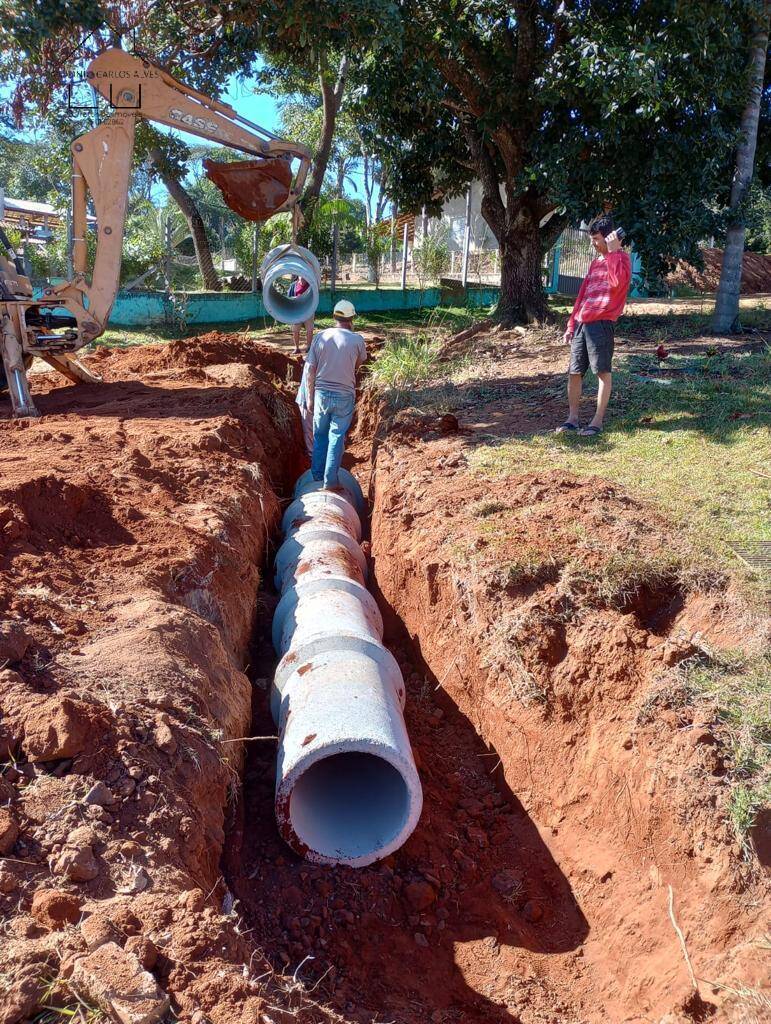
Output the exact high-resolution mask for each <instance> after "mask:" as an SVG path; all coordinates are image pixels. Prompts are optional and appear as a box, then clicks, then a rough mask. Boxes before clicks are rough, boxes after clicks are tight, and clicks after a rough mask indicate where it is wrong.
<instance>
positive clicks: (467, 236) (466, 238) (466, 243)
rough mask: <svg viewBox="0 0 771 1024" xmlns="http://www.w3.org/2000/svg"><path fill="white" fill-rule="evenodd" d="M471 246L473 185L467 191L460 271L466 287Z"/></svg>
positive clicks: (461, 280)
mask: <svg viewBox="0 0 771 1024" xmlns="http://www.w3.org/2000/svg"><path fill="white" fill-rule="evenodd" d="M470 246H471V186H470V185H469V189H468V192H467V193H466V227H465V230H464V232H463V265H462V267H461V272H460V283H461V285H462V287H463V288H464V289H465V287H466V285H467V283H468V251H469V247H470Z"/></svg>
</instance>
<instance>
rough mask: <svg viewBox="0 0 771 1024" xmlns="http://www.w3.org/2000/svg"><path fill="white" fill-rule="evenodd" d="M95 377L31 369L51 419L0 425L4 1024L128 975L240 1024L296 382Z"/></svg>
mask: <svg viewBox="0 0 771 1024" xmlns="http://www.w3.org/2000/svg"><path fill="white" fill-rule="evenodd" d="M88 361H89V363H90V365H91V366H92V368H96V369H97V370H98V372H99V373H101V374H102V375H103V376H104V383H103V384H101V385H98V386H93V387H83V386H80V387H72V386H70V385H65V386H62V383H63V382H62V380H61V378H60V377H58V375H55V374H47V375H34V376H33V390H34V392H35V399H36V401H37V402H38V404H39V407H40V409H41V411H42V413H43V418H42V419H40V420H38V421H32V422H29V421H21V422H19V421H17V422H12V421H10V420H9V419H2V420H0V748H2V749H0V776H1V777H0V918H1V919H2V935H3V939H2V941H1V942H0V1021H2V1022H3V1024H11V1022H15V1021H22V1020H27V1019H29V1018H31V1017H32V1016H34V1014H35V1012H36V1011H37V1010H38V1009H39V1008H41V1007H44V1006H51V1005H57V1006H61V1005H72V996H71V990H74V991H75V992H76V994H77V995H78V996H79V997H80V998H82V999H85V1000H86V1001H87V1002H90V1003H94V1002H95V1001H97V1000H98V998H99V995H100V991H101V988H100V986H101V985H102V982H103V981H104V976H105V975H106V976H107V981H109V982H110V983H112V981H114V982H115V984H116V985H118V987H119V984H118V983H119V982H120V979H121V978H122V979H123V981H122V982H121V984H125V985H128V984H129V979H130V978H131V977H133V976H134V975H135V974H136V975H137V976H138V977H139V978H140V981H141V984H142V985H145V987H147V986H149V989H148V991H150V993H151V995H152V992H153V991H155V988H156V986H157V985H158V984H159V985H160V989H159V990H158V992H159V993H160V995H159V996H158V998H159V999H160V1000H161V1002H160V1003H159V1002H158V1001H157V1000H156V1001H155V1003H153V1000H152V998H151V999H150V1004H151V1005H152V1006H155V1009H156V1010H157V1009H158V1007H159V1006H160V1007H161V1008H163V1000H164V999H165V995H164V993H167V994H168V995H169V996H170V997H171V1004H172V1008H173V1010H174V1012H175V1013H176V1014H177V1015H178V1016H179V1017H180V1019H190V1015H191V1014H192V1013H193V1012H195V1011H199V1017H200V1011H201V1010H202V1011H204V1012H205V1013H206V1014H207V1016H208V1017H209V1019H211V1020H212V1021H214V1022H219V1021H223V1022H224V1021H227V1022H228V1024H230V1022H232V1021H237V1020H241V1019H243V1020H244V1021H247V1020H248V1021H250V1022H253V1021H255V1020H257V1013H258V1011H259V1009H260V1008H261V1007H262V1006H263V1005H264V1003H263V1000H262V998H261V997H258V993H259V992H263V991H264V990H265V984H266V982H265V980H263V981H262V982H261V984H260V985H259V986H258V985H256V984H255V983H254V980H253V979H254V977H256V976H257V974H259V973H262V970H260V971H256V973H255V974H250V971H249V969H248V968H246V967H245V966H244V965H245V964H247V965H248V964H249V963H250V957H251V958H252V960H251V963H252V966H254V967H255V968H256V967H258V966H259V965H260V963H261V961H260V960H259V958H258V959H257V960H255V959H254V950H253V947H252V946H250V945H248V944H247V943H246V942H245V940H244V938H243V936H241V935H240V934H239V932H238V929H237V920H236V919H235V917H234V915H233V913H232V909H231V905H230V903H229V902H228V901H229V900H230V897H229V896H228V894H227V892H226V890H225V889H224V887H223V884H222V882H221V881H219V882H218V879H219V878H220V867H219V861H220V851H221V849H222V845H223V841H224V831H223V822H224V814H225V807H226V804H227V802H228V799H231V798H232V797H233V795H234V793H235V792H236V791H237V789H238V785H239V777H238V770H239V767H240V759H241V755H240V752H241V750H242V747H243V745H242V744H241V743H237V742H235V743H234V742H233V740H234V739H238V738H240V737H243V736H244V735H245V734H246V733H247V732H248V729H249V719H250V700H251V697H250V690H251V687H250V683H249V680H248V678H247V676H246V675H245V672H244V666H245V660H244V658H245V652H246V649H247V643H248V641H249V639H250V636H251V632H252V628H253V622H254V618H255V610H256V603H257V592H258V587H259V584H260V580H261V573H262V567H263V564H264V562H265V558H266V548H267V544H268V541H269V538H270V535H271V532H272V531H273V529H274V527H275V524H276V522H277V517H278V513H279V502H278V499H277V496H276V493H275V491H276V489H283V488H284V487H285V486H287V485H288V484H289V482H290V481H292V480H293V479H294V478H295V476H296V475H297V473H298V472H299V471H300V469H301V468H302V465H303V463H302V456H301V455H300V452H301V439H300V433H299V423H298V422H297V418H296V415H295V410H294V407H293V405H292V400H291V395H290V394H289V392H288V389H287V387H286V385H285V381H286V378H287V372H288V371H289V373H290V376H291V375H292V374H293V373H294V374H295V375H296V366H295V364H294V363H291V362H289V361H288V360H287V359H286V358H285V357H283V356H280V355H278V354H277V353H276V352H275V351H272V350H270V349H267V348H261V347H258V346H254V345H249V344H245V343H244V342H243V339H240V338H238V337H237V336H234V337H222V336H218V335H209V336H206V337H204V338H201V339H191V340H187V341H180V342H174V343H172V344H170V345H167V346H164V347H158V348H141V349H136V350H131V351H126V352H121V353H115V352H110V351H109V350H107V349H101V350H99V352H98V354H97V355H96V356H94V357H91V358H90V359H89V360H88ZM0 415H1V416H7V415H8V408H7V403H6V402H5V401H4V400H2V399H0ZM223 899H224V904H223ZM108 940H110V941H112V942H116V943H117V947H116V948H113V947H112V946H110V945H106V944H105V943H107V942H108ZM100 945H104V949H105V952H104V953H102V951H101V950H100V951H99V956H100V957H101V958H102V961H103V962H100V961H99V959H98V958H97V960H93V962H92V961H91V959H90V960H88V961H85V960H81V961H79V962H78V964H75V963H74V960H73V958H74V957H75V956H76V955H81V956H82V954H83V953H85V952H86V951H87V949H91V948H96V947H97V946H100ZM111 950H112V952H110V951H111ZM100 964H101V966H100ZM140 964H141V965H144V966H145V967H147V968H149V969H151V970H152V971H153V974H154V977H151V976H148V975H146V974H145V975H143V974H142V968H141V966H140ZM116 965H117V966H116ZM100 977H101V979H102V980H101V981H100ZM67 978H69V979H70V980H69V983H68V984H69V988H67V986H66V985H65V987H63V988H60V989H58V990H55V989H54V988H53V987H52V985H51V983H52V982H53V981H54V980H55V979H67ZM84 979H85V980H84ZM110 979H112V981H111V980H110ZM142 979H143V980H142ZM154 979H155V980H154ZM143 998H145V997H143ZM148 998H149V997H148ZM137 1005H140V1004H137ZM141 1005H145V1004H144V1003H142V1004H141ZM132 1012H134V1011H132ZM137 1012H138V1011H137ZM130 1019H132V1020H133V1019H139V1018H133V1017H132V1018H130ZM147 1019H151V1018H147ZM152 1019H154V1018H152ZM201 1019H202V1018H201ZM277 1019H282V1018H277ZM292 1019H294V1018H292Z"/></svg>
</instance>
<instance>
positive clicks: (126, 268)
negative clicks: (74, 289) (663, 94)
mask: <svg viewBox="0 0 771 1024" xmlns="http://www.w3.org/2000/svg"><path fill="white" fill-rule="evenodd" d="M243 223H244V222H243V221H241V219H240V218H238V217H235V216H234V217H233V219H232V220H231V219H230V218H229V217H228V216H227V215H223V216H222V218H221V220H220V221H219V222H218V223H217V224H216V226H215V229H214V230H209V232H208V241H209V248H210V255H211V261H212V264H213V268H214V272H215V274H216V279H217V280H218V283H219V285H220V287H222V288H223V289H225V290H232V291H241V292H249V291H252V290H256V291H259V290H260V280H259V264H260V262H261V256H262V252H261V248H262V246H260V247H258V246H257V245H256V244H254V245H253V244H252V242H251V240H250V238H249V239H247V242H246V243H245V242H244V237H243V232H241V234H239V230H238V229H239V228H242V227H243ZM250 227H251V226H250ZM159 237H160V239H161V241H160V243H158V244H156V246H155V248H154V255H153V257H152V259H146V260H145V262H144V264H143V265H142V264H140V265H139V266H137V260H136V258H133V257H132V252H131V247H130V245H126V246H124V265H123V273H122V275H121V288H122V289H123V290H129V291H136V290H162V291H171V292H174V291H180V292H186V291H200V290H204V282H203V279H202V275H201V271H200V267H199V261H198V258H197V256H196V254H195V251H194V248H193V243H192V238H191V236H190V234H189V232H188V231H187V230H186V227H185V226H184V225H180V224H179V221H178V219H177V221H176V222H175V223H174V224H172V221H171V219H169V220H168V221H167V222H166V224H165V225H162V226H161V227H160V229H159ZM93 243H95V237H94V238H93V239H92V240H91V243H90V248H93V247H94V246H93ZM26 252H27V253H28V254H29V255H31V256H33V257H34V258H33V259H31V260H30V261H29V269H30V272H31V277H32V282H33V284H34V285H39V286H42V285H44V284H48V283H50V282H51V281H59V280H62V279H65V278H66V277H67V276H68V267H67V260H66V250H64V249H62V248H61V247H59V249H57V250H56V255H54V254H53V253H54V250H53V248H52V247H47V246H45V245H42V244H40V243H37V244H35V245H34V248H33V245H32V241H31V240H29V241H28V243H27V246H26ZM405 253H406V259H405ZM424 257H425V254H422V253H421V246H420V243H419V242H418V244H417V246H416V245H415V244H414V243H413V242H412V240H409V242H408V245H407V246H406V249H405V246H404V242H403V239H400V238H395V239H393V243H392V246H391V247H386V251H385V252H384V253H383V255H382V256H381V257H380V258H379V259H378V260H377V262H376V264H375V265H373V264H372V263H371V262H370V261H369V260H368V258H367V255H366V253H365V252H363V251H361V248H359V249H351V248H347V249H346V248H341V250H340V251H339V252H338V253H337V256H336V259H333V257H332V255H324V256H322V257H321V258H320V261H319V262H320V264H321V270H322V282H321V284H322V288H324V289H330V290H339V289H344V288H347V287H373V288H419V289H425V288H428V287H431V286H436V285H437V284H439V283H440V281H444V282H445V283H448V284H451V283H453V282H457V283H458V284H461V283H462V282H463V281H464V279H465V282H466V283H467V284H469V285H472V286H473V285H476V286H487V285H492V286H495V285H499V284H500V279H501V267H500V255H499V253H498V251H497V250H477V251H475V250H473V249H472V250H470V251H469V252H468V255H467V257H466V259H465V261H464V254H463V252H461V251H458V250H457V249H448V248H447V247H446V246H445V247H444V248H443V249H442V248H441V247H440V249H439V250H437V251H435V253H434V258H433V259H432V260H431V261H430V265H427V261H426V260H425V258H424ZM591 259H592V247H591V242H590V240H589V235H588V232H587V231H585V230H580V229H574V228H570V229H568V230H566V231H565V232H564V233H563V234H562V236H561V237H560V239H559V241H558V242H557V244H556V245H555V246H554V247H553V248H552V249H551V250H550V251H549V253H547V255H546V256H545V257H544V260H543V266H542V271H543V283H544V285H545V286H547V287H550V290H555V286H556V290H557V291H559V292H560V293H562V294H565V295H575V294H576V293H577V291H578V288H579V286H580V282H581V280H582V279H583V277H584V275H585V274H586V271H587V270H588V267H589V263H590V261H591ZM464 262H465V266H464ZM137 270H138V271H139V272H137Z"/></svg>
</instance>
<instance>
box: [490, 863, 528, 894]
mask: <svg viewBox="0 0 771 1024" xmlns="http://www.w3.org/2000/svg"><path fill="white" fill-rule="evenodd" d="M492 886H493V889H495V891H496V892H499V893H500V894H501V896H511V895H514V894H515V893H517V892H519V891H520V890H521V889H522V875H521V874H520V872H518V871H510V870H509V869H504V870H503V871H499V872H498V873H497V874H495V875H493V878H492Z"/></svg>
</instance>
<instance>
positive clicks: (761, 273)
mask: <svg viewBox="0 0 771 1024" xmlns="http://www.w3.org/2000/svg"><path fill="white" fill-rule="evenodd" d="M702 255H703V257H704V269H703V270H699V269H698V268H697V267H694V266H693V265H692V264H690V263H686V262H685V261H684V260H679V261H678V263H677V266H676V267H675V269H674V270H673V271H672V272H671V273H670V274H667V276H666V277H665V279H664V280H665V281H666V282H667V284H668V285H670V287H674V286H675V285H678V284H679V285H688V286H689V287H690V288H695V289H696V291H699V292H716V291H717V288H718V285H719V284H720V271H721V270H722V268H723V250H722V249H702ZM741 292H742V295H759V294H764V293H766V292H771V254H767V253H765V254H764V253H760V252H745V253H744V256H743V257H742V281H741Z"/></svg>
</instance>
